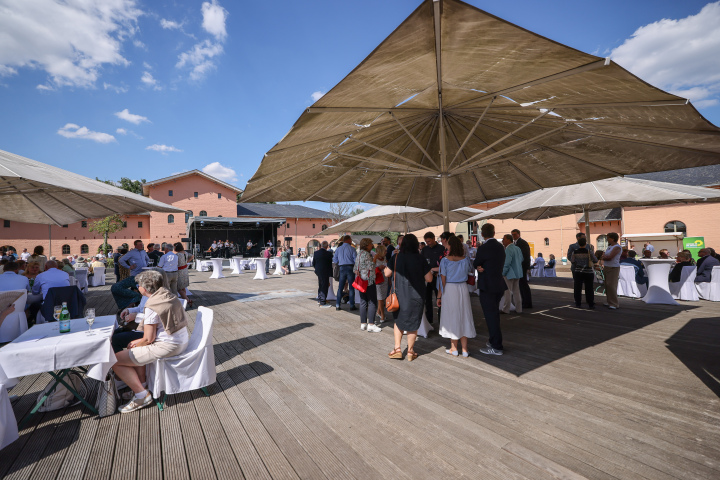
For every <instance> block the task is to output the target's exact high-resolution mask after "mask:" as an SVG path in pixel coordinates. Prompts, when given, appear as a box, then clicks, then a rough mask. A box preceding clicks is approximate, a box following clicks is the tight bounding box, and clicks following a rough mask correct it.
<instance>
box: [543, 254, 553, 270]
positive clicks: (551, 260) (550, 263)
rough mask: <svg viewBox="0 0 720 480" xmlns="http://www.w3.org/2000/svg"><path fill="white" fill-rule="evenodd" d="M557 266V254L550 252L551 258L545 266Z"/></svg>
mask: <svg viewBox="0 0 720 480" xmlns="http://www.w3.org/2000/svg"><path fill="white" fill-rule="evenodd" d="M553 267H555V255H553V254H552V253H551V254H550V260H549V261H548V262H547V265H545V268H553Z"/></svg>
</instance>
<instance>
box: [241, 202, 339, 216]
mask: <svg viewBox="0 0 720 480" xmlns="http://www.w3.org/2000/svg"><path fill="white" fill-rule="evenodd" d="M237 216H238V217H266V218H328V219H329V218H332V214H331V213H330V212H324V211H322V210H318V209H315V208H310V207H305V206H303V205H282V204H276V203H238V206H237Z"/></svg>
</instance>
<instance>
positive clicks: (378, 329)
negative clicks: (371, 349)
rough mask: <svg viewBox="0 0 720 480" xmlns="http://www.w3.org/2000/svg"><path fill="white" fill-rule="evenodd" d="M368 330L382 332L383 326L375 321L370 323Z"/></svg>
mask: <svg viewBox="0 0 720 480" xmlns="http://www.w3.org/2000/svg"><path fill="white" fill-rule="evenodd" d="M367 331H368V332H373V333H378V332H382V328H380V327H378V326H377V325H375V324H374V323H371V324H370V325H368V327H367Z"/></svg>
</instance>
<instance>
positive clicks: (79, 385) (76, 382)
mask: <svg viewBox="0 0 720 480" xmlns="http://www.w3.org/2000/svg"><path fill="white" fill-rule="evenodd" d="M63 381H64V382H65V383H67V384H69V385H71V386H72V388H73V389H74V390H75V391H76V392H77V393H78V395H80V396H81V397H83V398H85V397H86V396H87V386H86V385H85V380H83V378H82V377H81V376H80V374H79V373H77V372H75V371H70V372H68V374H67V375H66V376H65V378H64V379H63ZM54 383H55V379H52V380H50V383H48V384H47V386H46V387H45V388H44V389H43V391H42V392H40V395H38V401H40V400H41V399H42V398H43V397H44V396H45V395H47V396H48V397H47V399H46V400H45V403H43V404H42V406H41V407H40V408H39V409H38V411H39V412H52V411H54V410H60V409H61V408H65V407H69V406H71V405H77V404H78V403H80V400H78V399H77V397H75V395H73V393H72V392H71V391H70V390H68V389H67V387H65V385H63V384H62V383H58V384H57V386H56V387H55V389H54V390H53V391H52V392H50V393H49V394H48V392H49V391H50V387H51V386H52V385H53V384H54Z"/></svg>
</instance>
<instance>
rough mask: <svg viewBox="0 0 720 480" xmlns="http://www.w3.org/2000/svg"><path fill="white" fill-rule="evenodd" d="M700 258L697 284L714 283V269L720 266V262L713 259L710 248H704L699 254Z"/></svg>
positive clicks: (696, 277) (696, 278)
mask: <svg viewBox="0 0 720 480" xmlns="http://www.w3.org/2000/svg"><path fill="white" fill-rule="evenodd" d="M698 256H699V257H700V258H699V259H698V261H697V275H696V276H695V283H707V282H710V281H712V269H713V267H717V266H720V261H718V259H717V258H715V257H713V256H712V254H711V253H710V249H709V248H703V249H702V250H700V251H699V252H698Z"/></svg>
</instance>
